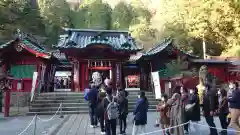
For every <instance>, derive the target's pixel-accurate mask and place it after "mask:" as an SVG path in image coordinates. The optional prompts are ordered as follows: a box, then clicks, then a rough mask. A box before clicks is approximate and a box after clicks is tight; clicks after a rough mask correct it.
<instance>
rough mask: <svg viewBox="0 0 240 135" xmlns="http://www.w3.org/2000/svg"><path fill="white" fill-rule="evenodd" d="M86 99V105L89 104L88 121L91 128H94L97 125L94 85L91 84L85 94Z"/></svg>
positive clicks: (95, 87)
mask: <svg viewBox="0 0 240 135" xmlns="http://www.w3.org/2000/svg"><path fill="white" fill-rule="evenodd" d="M86 99H87V101H88V106H89V116H90V122H91V125H90V126H91V127H92V128H95V127H97V114H96V108H97V99H98V89H97V86H96V85H94V84H91V88H90V90H89V92H88V93H87V95H86Z"/></svg>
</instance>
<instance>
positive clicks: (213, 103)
mask: <svg viewBox="0 0 240 135" xmlns="http://www.w3.org/2000/svg"><path fill="white" fill-rule="evenodd" d="M217 108H218V104H217V93H216V91H214V90H213V89H211V88H210V86H209V85H205V90H204V95H203V111H204V116H205V119H206V122H207V124H208V125H209V126H210V127H213V128H210V135H217V134H218V133H217V130H216V129H215V128H214V127H216V125H215V123H214V118H213V116H214V114H215V112H216V110H217Z"/></svg>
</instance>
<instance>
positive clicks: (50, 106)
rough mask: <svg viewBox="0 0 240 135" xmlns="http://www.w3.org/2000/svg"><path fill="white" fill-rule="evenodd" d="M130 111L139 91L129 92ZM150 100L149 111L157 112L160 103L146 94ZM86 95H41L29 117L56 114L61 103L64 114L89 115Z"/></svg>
mask: <svg viewBox="0 0 240 135" xmlns="http://www.w3.org/2000/svg"><path fill="white" fill-rule="evenodd" d="M128 92H129V96H128V102H129V111H133V108H134V106H135V104H136V99H137V96H138V95H139V91H136V90H131V91H128ZM146 96H147V98H148V100H149V111H155V110H156V105H157V104H158V101H156V100H155V96H154V94H153V93H152V92H146ZM83 97H84V93H76V92H54V93H41V94H40V95H39V96H37V97H36V98H35V101H34V102H33V103H32V104H31V106H30V108H29V112H28V114H29V115H35V114H39V115H49V114H54V113H55V112H56V111H57V109H58V107H59V105H60V103H62V113H63V114H79V113H88V103H87V102H86V101H85V100H84V98H83Z"/></svg>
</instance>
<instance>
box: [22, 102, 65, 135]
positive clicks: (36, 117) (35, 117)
mask: <svg viewBox="0 0 240 135" xmlns="http://www.w3.org/2000/svg"><path fill="white" fill-rule="evenodd" d="M61 107H62V103H61V104H60V105H59V107H58V109H57V111H56V112H55V114H54V115H53V116H52V117H51V118H49V119H46V120H44V119H41V118H40V117H39V116H37V114H36V115H35V116H34V117H33V119H32V120H31V122H30V123H29V124H28V126H27V127H26V128H25V129H24V130H23V131H22V132H21V133H19V134H18V135H22V134H23V133H24V132H26V131H27V129H28V128H29V127H30V126H31V125H32V124H33V122H34V120H35V126H36V119H38V120H40V121H42V122H48V121H51V120H52V119H53V118H54V117H55V116H56V115H57V113H58V112H59V110H60V108H61ZM35 128H36V127H35ZM35 128H34V130H35Z"/></svg>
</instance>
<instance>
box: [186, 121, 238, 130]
mask: <svg viewBox="0 0 240 135" xmlns="http://www.w3.org/2000/svg"><path fill="white" fill-rule="evenodd" d="M190 123H191V124H193V125H198V126H202V127H208V128H214V129H217V130H222V131H229V132H237V133H240V131H237V130H232V129H223V128H217V127H212V126H208V125H203V124H198V123H193V122H190Z"/></svg>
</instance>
